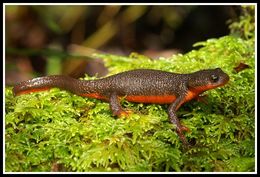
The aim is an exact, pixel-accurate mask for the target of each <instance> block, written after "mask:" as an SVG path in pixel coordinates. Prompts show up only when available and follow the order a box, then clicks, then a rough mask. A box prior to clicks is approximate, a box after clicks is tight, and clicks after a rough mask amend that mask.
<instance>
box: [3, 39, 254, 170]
mask: <svg viewBox="0 0 260 177" xmlns="http://www.w3.org/2000/svg"><path fill="white" fill-rule="evenodd" d="M195 45H196V46H201V48H200V49H198V50H193V51H191V52H189V53H187V54H185V55H174V56H172V57H171V58H167V59H166V58H160V59H159V60H151V59H149V58H147V57H145V56H142V55H138V54H136V53H133V54H131V55H130V56H129V57H122V56H116V55H103V54H102V55H101V54H96V55H95V56H96V57H99V58H103V59H104V61H105V63H106V65H107V66H108V68H109V70H110V73H109V74H115V73H118V72H121V71H125V70H130V69H136V68H154V69H160V70H165V71H171V72H179V73H188V72H193V71H196V70H200V69H205V68H216V67H220V68H222V69H223V70H224V71H225V72H227V73H228V74H229V76H230V82H229V83H228V84H227V85H226V86H225V87H221V88H217V89H215V90H212V91H209V92H207V94H208V97H207V102H208V103H207V104H204V103H200V102H195V101H191V102H189V103H187V104H185V105H184V106H182V107H181V108H180V110H179V111H178V117H179V118H180V120H181V122H182V123H183V124H184V125H186V126H187V127H189V128H190V129H191V132H190V133H186V134H185V135H186V137H187V139H188V140H189V141H190V142H193V144H194V146H193V147H191V148H189V149H183V148H182V144H181V142H180V140H179V138H178V136H177V134H176V133H175V132H174V131H173V130H172V129H174V125H172V124H170V123H169V121H168V117H167V113H166V110H167V109H166V106H165V105H154V104H150V105H145V104H134V103H130V102H127V101H123V106H124V107H126V108H127V109H131V110H133V114H131V115H130V116H129V117H127V118H121V119H119V118H116V117H113V116H112V114H111V112H110V110H109V105H108V103H105V102H102V101H99V100H95V99H88V98H82V97H80V96H76V95H74V94H71V93H69V92H67V91H63V90H60V89H57V88H53V89H51V90H50V91H46V92H39V93H33V94H29V95H21V96H18V97H13V95H12V92H11V88H6V89H5V113H6V115H5V170H6V171H51V170H53V169H54V168H55V167H56V168H58V170H60V171H77V172H81V171H202V172H204V171H244V172H248V171H254V170H255V169H254V168H255V167H254V164H255V153H254V152H255V151H254V150H255V147H254V145H255V62H254V61H255V56H254V55H255V53H254V43H252V40H251V38H250V39H245V38H243V37H242V36H235V35H229V36H224V37H221V38H219V39H209V40H207V41H205V42H200V43H197V44H195ZM239 63H244V64H247V65H249V66H250V67H249V68H247V69H244V70H242V71H240V72H238V73H237V72H236V71H235V70H234V67H236V66H237V65H239ZM85 79H89V78H87V77H86V78H85ZM56 170H57V169H56Z"/></svg>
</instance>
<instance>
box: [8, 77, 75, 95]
mask: <svg viewBox="0 0 260 177" xmlns="http://www.w3.org/2000/svg"><path fill="white" fill-rule="evenodd" d="M78 82H79V80H77V79H74V78H71V77H69V76H64V75H53V76H45V77H38V78H35V79H32V80H28V81H23V82H20V83H18V84H17V85H15V86H14V88H13V94H14V95H15V96H17V95H21V94H27V93H32V92H39V91H44V90H49V89H51V88H54V87H57V88H60V89H65V90H68V91H71V92H75V87H76V86H77V85H78Z"/></svg>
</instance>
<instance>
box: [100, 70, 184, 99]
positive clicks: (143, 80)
mask: <svg viewBox="0 0 260 177" xmlns="http://www.w3.org/2000/svg"><path fill="white" fill-rule="evenodd" d="M185 78H186V77H185V75H184V74H175V73H170V72H165V71H159V70H152V69H137V70H131V71H126V72H122V73H119V74H116V75H112V76H110V77H106V78H104V79H100V80H99V82H100V84H101V83H102V85H103V88H105V90H104V91H105V92H112V91H113V92H116V93H118V94H119V95H122V96H125V95H165V94H170V93H172V92H174V90H176V89H177V88H178V86H179V85H180V84H181V83H182V82H185V80H186V79H185Z"/></svg>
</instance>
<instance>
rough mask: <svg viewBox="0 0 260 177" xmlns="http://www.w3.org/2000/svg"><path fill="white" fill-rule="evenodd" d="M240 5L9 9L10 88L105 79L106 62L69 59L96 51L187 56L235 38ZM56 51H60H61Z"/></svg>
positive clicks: (8, 54) (6, 18)
mask: <svg viewBox="0 0 260 177" xmlns="http://www.w3.org/2000/svg"><path fill="white" fill-rule="evenodd" d="M239 15H240V6H225V5H210V6H209V5H196V6H195V5H192V6H191V5H187V6H183V5H178V6H177V5H172V6H169V5H163V6H162V5H161V6H120V5H118V6H102V5H101V6H90V5H86V6H65V5H62V6H43V5H40V6H39V5H38V6H30V5H29V6H21V5H19V6H18V5H6V6H5V41H6V43H5V47H6V58H5V64H6V65H5V66H6V67H5V69H6V70H5V79H6V84H7V85H13V84H15V83H17V82H20V81H23V80H27V79H31V78H33V77H37V76H43V75H51V74H65V75H70V76H72V77H75V78H78V77H82V76H84V73H87V74H89V75H92V76H93V75H95V74H96V73H99V75H98V76H103V75H105V74H106V72H107V71H106V68H105V67H104V66H103V64H102V61H100V60H94V61H89V60H86V59H81V60H79V59H75V58H73V57H70V56H66V55H65V56H64V55H63V54H66V53H68V52H76V53H79V54H80V55H84V53H87V55H89V54H90V53H91V49H95V50H98V51H102V52H107V53H111V54H117V55H129V54H130V53H131V52H138V53H140V54H144V55H147V56H149V57H151V58H153V59H156V58H158V57H170V56H172V55H173V54H176V53H186V52H188V51H190V50H192V49H196V48H193V47H192V45H193V44H194V43H195V42H198V41H204V40H207V39H209V38H218V37H221V36H225V35H228V34H229V28H228V23H227V22H228V20H234V19H237V18H238V17H239ZM55 51H56V52H55Z"/></svg>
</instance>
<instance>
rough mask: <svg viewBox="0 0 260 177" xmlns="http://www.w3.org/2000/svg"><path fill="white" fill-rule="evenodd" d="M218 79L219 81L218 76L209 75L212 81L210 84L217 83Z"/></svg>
mask: <svg viewBox="0 0 260 177" xmlns="http://www.w3.org/2000/svg"><path fill="white" fill-rule="evenodd" d="M218 79H219V77H218V76H216V75H214V74H212V75H211V80H212V82H217V81H218Z"/></svg>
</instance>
